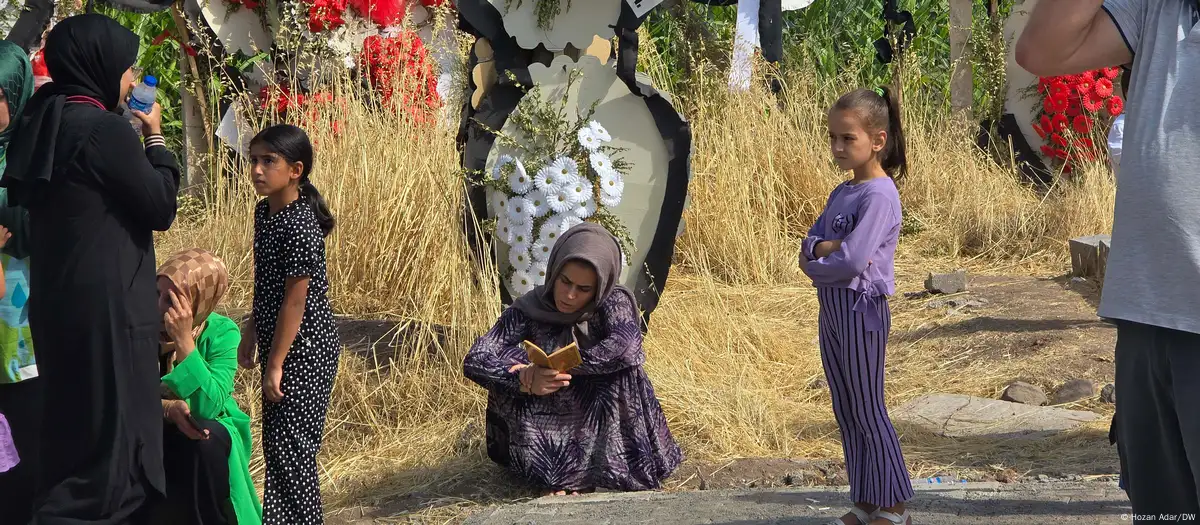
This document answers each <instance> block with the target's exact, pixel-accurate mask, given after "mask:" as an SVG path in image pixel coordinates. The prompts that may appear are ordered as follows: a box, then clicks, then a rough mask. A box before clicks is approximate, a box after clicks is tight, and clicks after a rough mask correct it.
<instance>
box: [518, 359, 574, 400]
mask: <svg viewBox="0 0 1200 525" xmlns="http://www.w3.org/2000/svg"><path fill="white" fill-rule="evenodd" d="M520 370H521V371H520V373H521V385H522V386H523V387H524V388H525V390H527V391H528V392H529V393H531V394H533V395H535V396H545V395H549V394H553V393H555V392H558V391H559V389H562V388H565V387H567V386H569V385H570V384H571V375H570V374H561V373H559V372H558V370H554V369H551V368H543V367H540V366H537V365H529V366H527V367H525V368H522V369H520Z"/></svg>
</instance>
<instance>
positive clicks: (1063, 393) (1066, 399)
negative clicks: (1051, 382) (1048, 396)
mask: <svg viewBox="0 0 1200 525" xmlns="http://www.w3.org/2000/svg"><path fill="white" fill-rule="evenodd" d="M1095 395H1096V383H1093V382H1091V381H1088V380H1087V379H1072V380H1070V381H1067V382H1066V383H1064V384H1063V386H1060V387H1058V390H1055V391H1054V403H1053V404H1055V405H1065V404H1067V403H1074V402H1076V401H1079V400H1082V399H1088V398H1090V397H1094V396H1095Z"/></svg>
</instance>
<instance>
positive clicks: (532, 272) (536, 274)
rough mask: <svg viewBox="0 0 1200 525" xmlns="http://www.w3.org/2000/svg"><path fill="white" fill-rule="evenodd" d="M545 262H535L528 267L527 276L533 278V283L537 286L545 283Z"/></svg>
mask: <svg viewBox="0 0 1200 525" xmlns="http://www.w3.org/2000/svg"><path fill="white" fill-rule="evenodd" d="M546 273H547V272H546V263H545V262H535V263H533V267H531V268H530V269H529V276H530V277H532V278H533V285H534V286H538V285H542V284H546Z"/></svg>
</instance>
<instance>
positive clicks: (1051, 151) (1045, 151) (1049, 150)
mask: <svg viewBox="0 0 1200 525" xmlns="http://www.w3.org/2000/svg"><path fill="white" fill-rule="evenodd" d="M1042 155H1045V156H1047V157H1053V156H1054V148H1051V147H1050V146H1042Z"/></svg>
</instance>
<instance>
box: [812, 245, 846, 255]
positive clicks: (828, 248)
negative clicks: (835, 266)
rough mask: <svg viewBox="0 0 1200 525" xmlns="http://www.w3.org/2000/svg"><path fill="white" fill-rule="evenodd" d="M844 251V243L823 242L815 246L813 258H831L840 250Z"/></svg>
mask: <svg viewBox="0 0 1200 525" xmlns="http://www.w3.org/2000/svg"><path fill="white" fill-rule="evenodd" d="M840 249H842V241H821V242H819V243H817V245H816V246H813V256H815V257H816V258H818V259H820V258H822V257H829V256H830V255H832V254H833V252H836V251H838V250H840Z"/></svg>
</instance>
